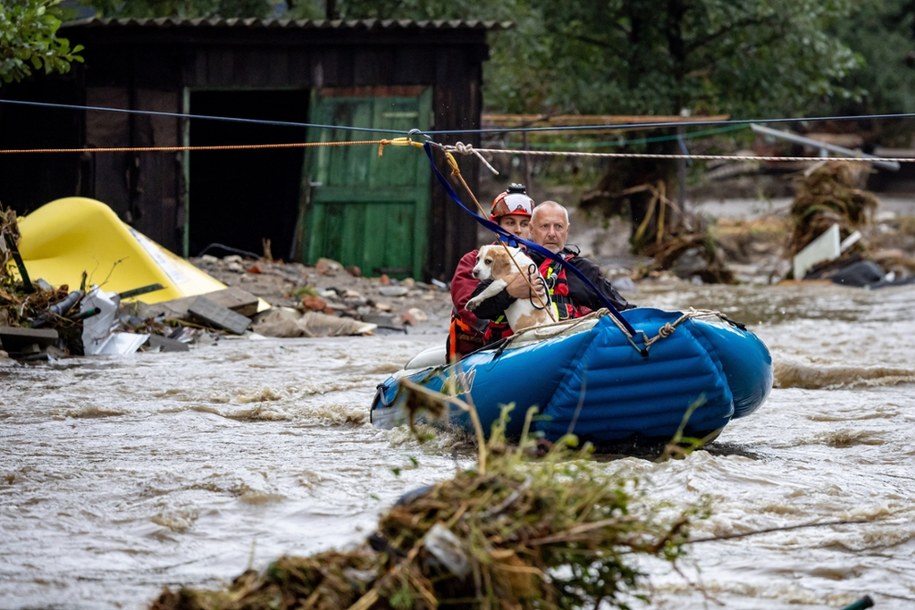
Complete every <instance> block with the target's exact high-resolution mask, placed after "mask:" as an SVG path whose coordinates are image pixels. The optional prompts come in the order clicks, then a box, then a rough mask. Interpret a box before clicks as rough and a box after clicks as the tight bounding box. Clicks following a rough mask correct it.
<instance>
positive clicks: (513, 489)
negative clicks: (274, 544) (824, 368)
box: [150, 417, 708, 610]
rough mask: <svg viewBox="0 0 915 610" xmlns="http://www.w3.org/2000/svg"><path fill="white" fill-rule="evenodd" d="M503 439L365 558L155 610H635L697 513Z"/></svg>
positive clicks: (331, 555) (312, 559)
mask: <svg viewBox="0 0 915 610" xmlns="http://www.w3.org/2000/svg"><path fill="white" fill-rule="evenodd" d="M504 423H505V418H504V417H503V421H502V426H503V427H501V428H500V427H499V426H496V429H495V430H494V432H493V434H492V435H490V440H489V441H488V442H485V443H483V444H481V445H480V446H479V447H478V451H479V458H478V462H477V464H476V465H475V467H473V468H470V469H467V470H464V471H461V472H458V473H457V474H456V475H455V476H454V478H452V479H450V480H446V481H443V482H441V483H438V484H437V485H434V486H428V487H424V488H420V489H417V490H414V491H413V492H410V493H407V494H405V495H404V496H403V497H401V499H400V501H399V502H398V503H397V504H396V505H395V506H393V507H392V508H391V509H390V510H389V511H387V513H386V514H384V515H382V517H381V519H380V521H379V523H378V528H377V530H376V531H375V532H374V533H373V534H372V535H371V536H369V538H368V539H367V540H366V541H365V543H363V544H362V545H360V546H358V547H356V548H354V549H351V550H348V551H333V550H331V551H325V552H321V553H318V554H315V555H312V556H309V557H289V556H287V557H281V558H279V559H277V560H276V561H273V562H272V563H271V564H270V565H269V566H268V567H267V568H266V570H264V571H263V572H260V573H259V572H257V571H254V570H248V571H246V572H244V573H242V574H241V575H239V576H238V577H237V578H236V579H235V580H234V581H233V582H232V583H231V585H229V587H228V588H226V589H224V590H204V589H195V588H192V587H182V588H180V589H178V590H172V589H169V588H166V589H165V590H163V591H162V592H161V594H160V595H159V597H158V599H156V600H155V601H154V602H153V603H152V605H151V606H150V607H151V609H152V610H215V609H217V608H219V609H223V610H232V609H237V610H241V609H261V608H263V609H267V608H277V609H285V608H351V609H352V608H359V609H362V610H369V609H375V608H377V609H383V608H413V609H415V610H424V609H427V610H432V609H435V608H446V607H447V608H534V607H543V608H569V609H573V608H586V607H597V606H601V607H611V608H628V607H629V606H628V605H627V602H628V601H629V600H630V599H632V596H638V597H640V598H642V599H644V600H646V601H647V598H648V593H649V590H648V588H647V587H646V584H645V582H644V581H645V579H646V577H645V573H644V572H643V568H642V567H640V565H641V560H642V558H644V557H646V556H653V557H659V558H662V559H666V560H667V561H670V562H671V563H674V562H675V561H676V560H677V558H679V557H680V556H681V555H682V553H683V551H684V549H683V546H684V544H685V543H686V542H687V539H688V536H689V531H690V529H691V527H692V526H693V524H694V523H695V522H696V521H698V520H700V519H702V518H704V517H706V516H707V515H708V508H707V507H706V506H704V505H702V503H700V504H699V505H695V506H687V507H685V508H680V507H672V506H670V505H669V504H664V503H662V502H656V501H652V500H651V499H650V498H649V497H648V494H647V492H646V491H645V490H644V489H643V488H642V487H641V486H640V485H639V483H638V481H636V480H635V479H634V478H627V477H625V476H614V475H611V474H608V473H607V471H606V469H604V468H602V467H600V465H599V464H598V463H597V462H595V461H594V460H593V459H591V456H590V448H587V447H586V448H585V449H583V450H579V451H575V450H573V449H571V448H570V447H571V446H572V444H573V442H572V440H571V439H569V443H568V444H562V443H561V444H557V445H555V446H553V447H552V448H550V449H549V450H547V451H546V452H545V453H543V452H538V451H537V445H536V443H535V442H534V441H533V439H522V441H521V443H520V445H519V446H510V445H508V444H507V443H506V442H505V438H504V436H502V435H501V432H503V431H504Z"/></svg>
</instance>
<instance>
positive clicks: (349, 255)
mask: <svg viewBox="0 0 915 610" xmlns="http://www.w3.org/2000/svg"><path fill="white" fill-rule="evenodd" d="M430 113H431V94H430V90H429V89H425V90H424V91H421V92H420V91H417V95H416V96H390V95H373V96H371V97H365V96H355V95H346V94H342V95H341V94H339V92H334V91H330V92H328V91H318V92H316V93H315V94H314V95H313V97H312V104H311V122H312V123H317V124H321V125H340V126H358V127H372V128H378V129H394V130H398V131H401V132H404V133H405V132H407V131H409V130H410V129H413V128H418V129H423V130H425V129H428V128H429V117H430ZM391 137H395V136H394V134H380V133H369V132H361V131H351V130H343V129H326V128H322V129H318V128H316V129H313V130H312V132H311V134H310V135H309V141H311V142H315V141H320V142H333V141H346V140H376V139H381V138H391ZM309 152H310V154H309V155H308V159H307V160H306V176H307V177H308V178H309V180H310V186H311V192H310V197H309V198H308V199H309V202H308V209H307V212H306V214H305V226H304V227H302V230H301V233H300V234H301V235H302V236H303V254H304V258H305V262H306V263H312V264H313V263H314V262H315V261H316V260H317V259H318V258H320V257H322V256H323V257H327V258H332V259H335V260H337V261H339V262H341V263H342V264H343V265H345V266H350V265H357V266H359V268H360V269H361V270H362V273H363V274H364V275H369V276H374V275H378V274H379V273H382V272H386V273H388V274H390V275H393V276H395V277H405V276H412V277H415V278H418V279H421V277H422V268H423V263H424V262H425V257H426V245H427V233H428V227H427V224H428V223H427V219H428V213H429V205H430V200H429V199H430V198H429V174H430V171H429V162H428V159H427V157H426V155H425V154H424V153H423V152H422V150H420V149H417V148H414V147H411V146H386V147H385V149H384V155H383V156H382V157H379V156H378V148H377V146H365V145H359V146H320V147H315V148H312V149H310V151H309Z"/></svg>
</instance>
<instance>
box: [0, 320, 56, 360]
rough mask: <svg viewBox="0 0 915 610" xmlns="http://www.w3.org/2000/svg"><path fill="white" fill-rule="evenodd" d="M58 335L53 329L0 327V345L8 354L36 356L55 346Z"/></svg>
mask: <svg viewBox="0 0 915 610" xmlns="http://www.w3.org/2000/svg"><path fill="white" fill-rule="evenodd" d="M58 338H59V335H58V334H57V331H56V330H54V329H53V328H19V327H14V326H0V344H2V345H3V349H4V350H5V351H6V352H7V353H8V354H10V355H11V356H12V355H14V354H38V353H40V352H42V351H44V350H45V349H46V348H48V347H50V346H52V345H55V344H56V343H57V339H58Z"/></svg>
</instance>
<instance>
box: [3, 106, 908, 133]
mask: <svg viewBox="0 0 915 610" xmlns="http://www.w3.org/2000/svg"><path fill="white" fill-rule="evenodd" d="M0 104H14V105H19V106H38V107H42V108H63V109H68V110H91V111H99V112H122V113H127V114H145V115H150V116H167V117H177V118H181V119H203V120H208V121H226V122H234V123H254V124H258V125H278V126H281V127H310V128H317V129H339V130H342V131H361V132H371V133H387V134H397V135H404V134H405V132H404V131H403V130H396V129H375V128H368V127H353V126H347V125H323V124H319V123H299V122H295V121H271V120H263V119H243V118H236V117H224V116H211V115H202V114H187V113H182V112H164V111H157V110H136V109H128V108H107V107H104V106H84V105H79V104H56V103H51V102H31V101H26V100H5V99H0ZM913 117H915V112H899V113H887V114H858V115H849V116H816V117H776V118H770V119H723V120H718V121H716V120H711V119H710V120H707V121H703V120H695V119H694V120H690V121H665V122H663V123H613V124H606V125H565V126H553V127H549V126H548V127H492V128H488V129H442V130H437V131H428V132H426V133H427V134H429V135H453V134H488V133H518V132H541V131H544V132H552V131H587V130H594V129H603V130H607V131H619V130H623V129H625V130H634V129H646V130H647V129H660V128H665V127H703V126H713V125H734V126H737V125H749V124H752V123H761V124H769V123H801V122H805V123H806V122H817V121H861V120H874V119H909V118H913Z"/></svg>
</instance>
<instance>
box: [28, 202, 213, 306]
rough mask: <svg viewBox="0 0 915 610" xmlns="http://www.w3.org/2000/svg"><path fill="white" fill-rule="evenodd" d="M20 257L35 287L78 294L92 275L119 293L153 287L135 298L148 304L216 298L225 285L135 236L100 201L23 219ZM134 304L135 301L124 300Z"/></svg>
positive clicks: (47, 208) (46, 208) (55, 206)
mask: <svg viewBox="0 0 915 610" xmlns="http://www.w3.org/2000/svg"><path fill="white" fill-rule="evenodd" d="M19 231H20V233H21V239H20V242H19V252H20V254H21V255H22V259H23V262H24V263H25V269H26V272H27V273H28V274H29V277H30V279H31V280H32V281H35V280H37V279H39V278H41V279H43V280H45V281H46V282H48V283H49V284H51V285H53V286H62V285H64V284H66V285H67V286H68V287H69V289H70V290H76V289H77V288H79V287H80V283H81V282H82V275H83V272H84V271H85V272H86V274H87V280H86V289H89V288H91V287H92V286H94V285H98V286H100V287H101V288H102V289H103V290H106V291H110V292H118V293H129V292H130V291H134V290H138V289H143V288H146V287H148V286H151V285H154V284H161V286H162V288H160V289H157V290H154V291H151V292H145V293H143V294H140V295H138V296H136V297H135V298H136V299H137V300H140V301H143V302H144V303H159V302H162V301H170V300H172V299H178V298H181V297H187V296H193V295H198V294H206V293H208V292H215V291H217V290H222V289H223V288H225V287H226V285H225V284H223V283H222V282H220V281H218V280H216V279H215V278H213V277H211V276H210V275H208V274H206V273H204V272H203V271H201V270H200V269H198V268H197V267H195V266H193V265H192V264H191V263H189V262H187V261H186V260H184V259H183V258H181V257H179V256H176V255H175V254H173V253H171V252H169V251H168V250H166V249H165V248H163V247H162V246H160V245H159V244H157V243H156V242H154V241H152V240H151V239H149V238H148V237H146V236H145V235H143V234H142V233H140V232H138V231H136V230H134V229H133V228H131V227H130V226H128V225H127V224H125V223H124V222H123V221H121V219H120V218H118V216H117V214H115V213H114V211H113V210H112V209H111V208H109V207H108V206H107V205H105V204H104V203H102V202H101V201H96V200H95V199H87V198H85V197H65V198H63V199H57V200H55V201H52V202H50V203H48V204H46V205H43V206H42V207H40V208H39V209H37V210H35V211H34V212H32V213H31V214H29V215H28V216H24V217H22V218H20V219H19ZM125 300H130V299H125Z"/></svg>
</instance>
